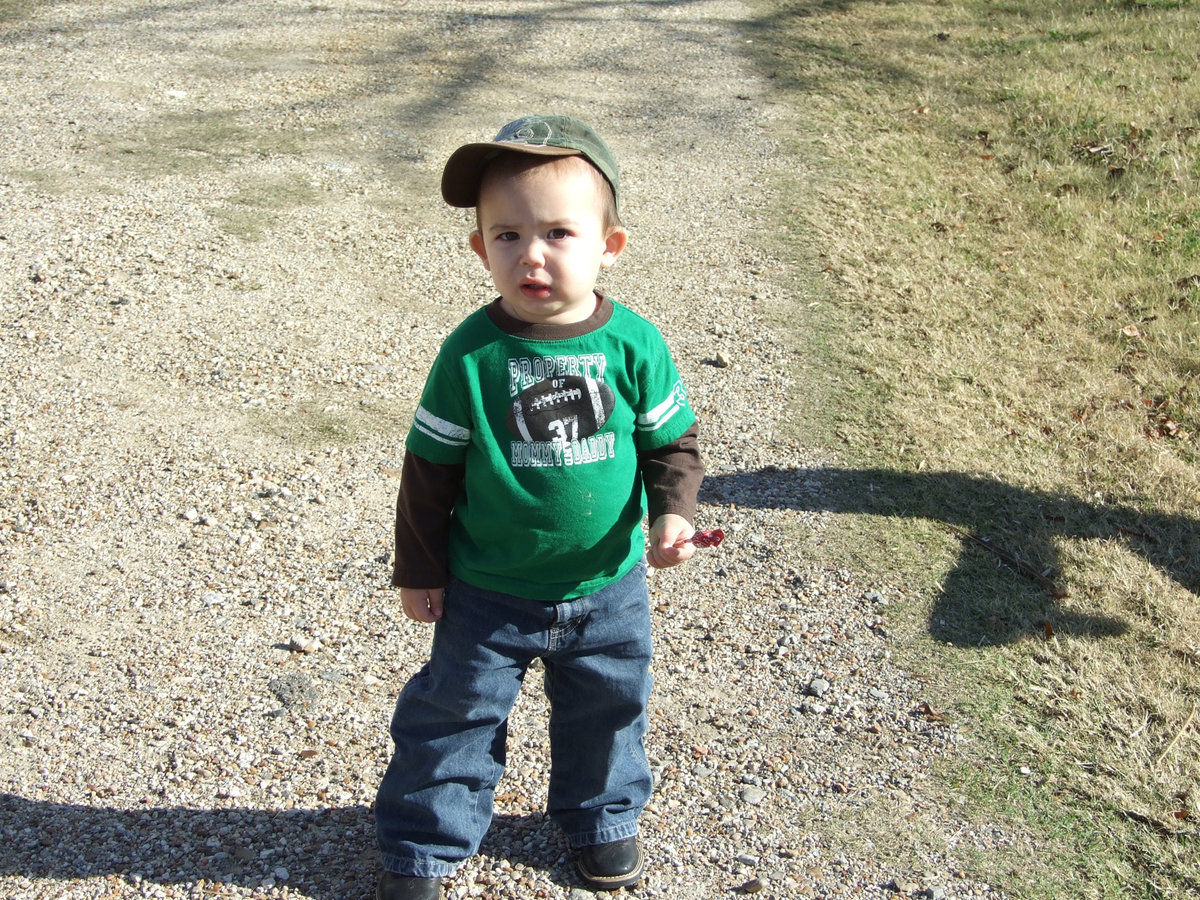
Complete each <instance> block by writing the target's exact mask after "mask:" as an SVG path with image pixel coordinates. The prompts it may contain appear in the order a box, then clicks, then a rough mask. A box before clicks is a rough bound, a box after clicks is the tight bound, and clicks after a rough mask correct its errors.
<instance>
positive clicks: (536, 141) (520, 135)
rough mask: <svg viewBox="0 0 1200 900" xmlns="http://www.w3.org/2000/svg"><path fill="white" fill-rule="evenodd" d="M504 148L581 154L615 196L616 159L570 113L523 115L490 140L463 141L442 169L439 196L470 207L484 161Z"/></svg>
mask: <svg viewBox="0 0 1200 900" xmlns="http://www.w3.org/2000/svg"><path fill="white" fill-rule="evenodd" d="M506 150H511V151H514V152H516V153H531V154H533V155H535V156H582V157H583V158H584V159H586V160H587V161H588V162H590V163H591V164H592V165H593V166H595V167H596V168H597V169H599V170H600V174H601V175H603V176H604V177H605V179H606V180H607V181H608V183H609V185H611V186H612V191H613V197H614V198H615V199H619V197H620V194H619V188H618V177H617V160H616V158H615V157H614V156H613V154H612V151H611V150H609V149H608V146H607V145H606V144H605V143H604V141H603V140H601V138H600V135H598V134H596V132H595V131H593V130H592V129H591V128H590V127H589V126H587V125H585V124H584V123H583V122H580V121H579V120H578V119H572V118H571V117H570V116H525V117H524V118H521V119H517V120H516V121H515V122H509V123H508V124H507V125H505V126H504V127H503V128H501V129H500V133H499V134H497V135H496V137H495V138H493V139H492V140H491V141H488V142H486V143H479V144H464V145H463V146H461V147H459V148H458V149H457V150H455V151H454V152H453V153H452V154H450V158H449V159H448V160H447V161H446V168H444V169H443V170H442V198H443V199H444V200H445V201H446V202H447V203H449V204H450V205H451V206H462V207H469V206H474V205H475V204H476V201H478V199H479V183H480V181H481V180H482V178H483V170H484V169H486V168H487V165H488V163H490V162H491V161H492V160H494V159H495V158H496V157H497V156H499V155H500V154H501V153H503V152H504V151H506Z"/></svg>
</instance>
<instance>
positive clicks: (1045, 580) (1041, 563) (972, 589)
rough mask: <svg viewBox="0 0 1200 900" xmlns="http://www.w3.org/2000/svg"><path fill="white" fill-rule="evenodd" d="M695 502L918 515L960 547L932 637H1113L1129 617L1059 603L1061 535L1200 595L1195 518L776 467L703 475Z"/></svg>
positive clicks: (987, 487)
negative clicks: (1140, 562)
mask: <svg viewBox="0 0 1200 900" xmlns="http://www.w3.org/2000/svg"><path fill="white" fill-rule="evenodd" d="M700 499H701V501H702V502H706V503H713V504H734V505H736V506H748V507H755V508H767V509H793V510H805V511H811V512H833V513H857V514H866V515H875V516H890V517H902V518H909V519H926V520H930V521H933V522H938V523H941V524H942V525H943V526H944V527H945V528H947V529H948V530H949V531H950V532H951V533H953V534H954V535H956V536H957V537H958V538H959V539H960V541H961V544H962V552H961V553H960V555H959V558H958V560H957V562H956V565H955V567H954V568H953V570H952V571H950V572H949V573H948V574H947V575H946V576H945V578H944V579H943V581H942V590H941V593H940V594H939V595H938V597H937V598H936V599H935V602H934V606H933V610H932V612H931V613H930V619H929V631H930V634H931V635H932V636H933V637H935V638H936V639H938V640H941V641H946V642H949V643H952V644H955V645H957V646H963V647H967V646H970V647H975V646H980V645H987V644H1001V643H1009V642H1011V641H1014V640H1017V639H1019V638H1020V637H1022V636H1024V635H1027V634H1031V633H1032V634H1042V633H1043V632H1044V630H1045V629H1046V628H1048V627H1049V628H1051V629H1054V630H1061V631H1064V632H1068V633H1071V634H1075V635H1090V636H1093V637H1097V638H1101V637H1109V636H1115V635H1119V634H1122V633H1124V631H1125V630H1126V629H1127V628H1128V625H1127V623H1126V622H1123V621H1121V620H1119V619H1114V618H1110V617H1107V616H1103V615H1090V614H1087V613H1086V612H1081V611H1079V610H1078V609H1071V608H1067V606H1066V605H1065V604H1063V603H1061V602H1060V601H1062V600H1065V599H1066V594H1065V592H1064V591H1063V589H1062V588H1061V586H1060V583H1059V582H1058V581H1057V580H1056V579H1057V577H1058V575H1059V573H1060V572H1061V568H1062V566H1061V560H1060V546H1059V545H1060V544H1061V543H1062V542H1063V541H1066V540H1102V541H1103V540H1116V541H1120V542H1121V543H1122V544H1123V545H1124V546H1125V547H1127V548H1128V549H1129V550H1131V551H1133V552H1134V553H1138V554H1140V555H1141V556H1143V557H1144V558H1145V559H1146V560H1147V561H1148V562H1149V563H1151V564H1152V565H1154V566H1156V567H1158V568H1159V569H1161V570H1162V571H1163V572H1165V573H1166V574H1168V575H1169V576H1170V577H1171V578H1173V579H1174V580H1175V581H1176V582H1177V583H1178V584H1180V585H1181V586H1182V587H1184V588H1185V589H1186V590H1188V591H1191V592H1192V593H1194V594H1200V519H1198V518H1194V517H1190V516H1182V515H1165V514H1147V513H1143V512H1140V511H1138V510H1136V509H1133V508H1132V507H1126V506H1118V505H1110V504H1104V503H1088V502H1086V501H1084V500H1081V499H1079V498H1078V497H1072V496H1069V495H1067V494H1060V493H1051V492H1043V491H1031V490H1026V489H1024V488H1020V487H1016V486H1013V485H1010V484H1005V483H1003V482H1001V481H996V480H994V479H990V478H984V477H979V476H973V475H967V474H963V473H959V472H920V473H909V472H899V471H893V470H888V469H839V468H813V469H778V468H774V467H768V468H766V469H762V470H759V471H757V472H745V473H738V474H734V475H719V476H715V477H709V478H707V479H705V482H704V487H703V488H702V490H701V494H700Z"/></svg>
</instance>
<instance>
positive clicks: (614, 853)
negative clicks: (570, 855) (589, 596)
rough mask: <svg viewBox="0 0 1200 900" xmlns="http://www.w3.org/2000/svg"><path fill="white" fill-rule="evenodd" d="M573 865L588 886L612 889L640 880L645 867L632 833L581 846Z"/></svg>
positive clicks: (640, 849)
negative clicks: (629, 836) (605, 842)
mask: <svg viewBox="0 0 1200 900" xmlns="http://www.w3.org/2000/svg"><path fill="white" fill-rule="evenodd" d="M575 867H576V868H577V869H579V874H580V876H582V878H583V880H584V881H586V882H587V884H588V887H592V888H598V889H599V890H602V891H614V890H616V889H617V888H623V887H629V886H630V885H632V884H637V883H638V882H639V881H641V880H642V871H643V870H644V869H645V867H646V861H645V858H644V857H643V856H642V848H641V847H640V846H639V845H638V839H637V838H635V837H631V838H625V839H624V840H621V841H612V842H610V843H607V844H593V845H592V846H590V847H581V848H580V849H579V855H578V856H577V857H576V859H575Z"/></svg>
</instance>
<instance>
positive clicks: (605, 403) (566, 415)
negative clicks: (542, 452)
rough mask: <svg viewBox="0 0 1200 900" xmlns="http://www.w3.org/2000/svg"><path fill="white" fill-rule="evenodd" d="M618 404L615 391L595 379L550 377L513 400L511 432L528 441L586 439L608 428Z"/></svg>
mask: <svg viewBox="0 0 1200 900" xmlns="http://www.w3.org/2000/svg"><path fill="white" fill-rule="evenodd" d="M615 402H616V398H615V396H614V395H613V392H612V388H610V387H609V386H608V385H607V384H605V383H604V382H603V381H598V380H597V379H595V378H588V377H586V376H583V375H564V376H559V377H555V378H546V379H544V380H542V381H539V382H537V383H536V384H534V385H532V386H530V387H527V388H526V389H525V390H523V391H522V392H521V393H520V395H519V396H518V397H517V399H516V400H514V401H513V403H512V406H511V407H509V410H508V430H509V432H511V433H512V434H513V435H515V436H516V437H519V438H521V439H522V440H524V441H578V440H582V439H583V438H587V437H591V436H592V435H593V434H595V433H596V432H597V431H599V430H600V429H601V428H603V427H604V423H605V422H607V421H608V417H609V416H610V415H612V411H613V406H614V404H615Z"/></svg>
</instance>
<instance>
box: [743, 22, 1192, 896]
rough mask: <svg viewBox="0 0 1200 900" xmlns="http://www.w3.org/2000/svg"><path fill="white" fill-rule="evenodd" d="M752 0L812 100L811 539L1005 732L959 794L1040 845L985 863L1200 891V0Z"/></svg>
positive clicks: (789, 140)
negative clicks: (826, 463)
mask: <svg viewBox="0 0 1200 900" xmlns="http://www.w3.org/2000/svg"><path fill="white" fill-rule="evenodd" d="M752 6H753V8H754V9H755V10H756V11H757V14H758V17H757V19H756V20H755V21H754V23H753V24H752V25H751V26H750V27H749V28H748V31H747V37H748V38H749V39H751V40H752V41H753V43H751V44H749V45H748V46H749V47H750V48H751V49H752V52H753V53H754V54H755V60H756V62H757V64H758V65H759V67H760V68H761V70H762V71H764V72H765V73H766V74H767V75H769V76H770V78H771V84H772V86H773V90H774V92H775V94H776V98H775V99H777V100H781V101H783V102H782V104H777V105H776V107H775V108H779V106H780V105H782V106H783V107H785V108H788V109H792V110H794V111H795V115H793V116H790V117H789V116H784V117H782V118H780V119H779V120H778V129H777V135H776V136H777V139H778V140H779V143H780V146H781V149H782V150H783V151H784V155H785V158H786V161H787V162H786V165H785V166H782V167H781V174H780V177H779V179H778V181H779V183H780V184H781V185H782V188H783V190H782V196H781V197H780V200H779V204H778V208H777V210H776V215H777V218H778V220H779V223H780V226H781V228H780V229H779V230H778V231H777V232H776V233H778V234H780V235H781V237H780V240H779V241H778V242H777V243H776V244H775V246H774V247H773V248H772V249H773V250H774V251H775V252H777V253H779V254H782V255H785V256H786V257H788V258H790V259H791V260H792V261H793V262H794V266H793V270H792V271H793V276H792V277H793V279H794V281H793V283H792V284H790V285H789V287H790V288H792V293H793V294H795V295H797V296H799V297H800V298H801V299H800V301H799V302H792V303H791V304H790V306H789V308H788V309H780V310H779V312H778V314H777V315H778V319H777V322H776V324H777V326H778V327H779V328H780V329H781V330H785V332H786V339H787V340H789V341H791V342H793V343H794V345H795V346H796V348H797V349H798V350H800V351H802V352H801V353H799V354H798V357H799V358H803V359H805V360H806V363H805V367H804V368H803V369H801V370H799V371H798V372H797V377H799V378H801V379H803V381H804V383H805V386H806V389H805V390H803V391H798V392H797V395H798V396H802V397H805V398H806V399H805V401H804V403H803V404H802V405H798V406H797V408H796V409H795V410H794V416H793V424H794V427H795V430H796V437H797V438H798V439H802V440H807V441H809V442H812V443H821V444H824V445H826V446H830V447H833V448H835V449H836V450H837V451H838V452H839V455H840V457H841V459H842V460H843V461H844V463H845V465H844V468H842V469H840V470H837V471H831V472H827V473H824V476H823V477H821V478H820V480H822V481H823V482H826V491H825V495H824V500H823V502H824V503H825V504H826V506H827V507H828V508H830V509H833V510H834V511H836V512H839V513H841V514H842V515H840V516H839V517H838V518H837V525H836V526H835V527H834V528H833V529H832V531H831V534H829V535H828V536H823V540H822V543H821V544H820V545H819V546H814V547H813V548H812V551H813V555H814V557H815V558H818V559H821V558H823V559H827V560H828V561H830V562H831V563H834V564H844V563H846V562H851V563H852V564H853V565H855V566H856V567H859V568H862V569H863V570H864V571H869V572H877V573H884V574H883V575H882V576H881V577H886V578H890V579H894V580H895V581H896V582H897V583H900V584H902V585H904V586H905V587H906V588H907V589H908V591H909V592H910V596H911V597H912V598H913V599H912V600H911V602H909V603H906V604H902V605H899V606H897V607H896V612H894V613H893V618H895V619H897V620H898V624H899V626H901V627H902V630H904V631H905V632H906V633H907V634H908V636H909V637H908V639H907V640H906V641H905V648H906V649H905V651H904V652H905V656H906V660H905V661H906V663H907V664H908V665H910V666H911V667H913V668H914V669H917V670H920V671H923V672H936V673H942V677H939V678H937V679H936V682H937V684H938V685H940V687H937V688H936V690H937V692H938V695H939V697H940V700H941V702H944V704H945V705H946V708H947V709H948V710H950V711H951V713H952V714H953V715H955V716H956V717H958V718H960V719H961V721H962V722H963V723H964V724H965V725H966V726H968V727H969V728H970V729H971V730H972V731H973V732H974V733H975V734H976V736H977V738H978V740H977V742H976V747H977V748H978V750H977V752H978V753H979V754H980V755H979V756H978V758H975V759H967V760H964V761H963V763H962V766H963V768H961V769H958V770H956V773H955V772H951V771H947V772H944V773H942V778H943V779H944V780H945V781H946V784H947V790H950V789H951V787H952V784H951V783H952V782H956V781H961V782H962V783H963V785H964V790H966V791H967V793H968V794H969V796H970V806H971V808H972V809H976V810H978V815H979V816H980V817H981V820H986V818H987V817H988V816H997V817H1001V818H1003V819H1005V820H1007V821H1012V822H1014V823H1019V824H1020V825H1021V826H1022V827H1024V828H1026V829H1028V830H1029V831H1030V833H1031V834H1032V835H1034V840H1038V841H1045V842H1046V847H1047V852H1046V853H1043V854H1037V855H1036V856H1034V857H1033V858H1026V857H1025V855H1023V853H1022V852H1020V851H1018V850H1017V849H1016V848H1008V849H1005V848H1000V849H999V850H998V851H997V852H996V853H993V854H990V855H989V854H984V855H982V856H980V857H979V858H978V859H976V860H975V861H974V862H973V863H972V865H974V866H978V867H979V871H980V872H981V873H985V874H987V876H988V877H989V878H994V879H995V881H994V883H996V884H997V885H998V886H1000V887H1008V888H1010V889H1011V890H1012V891H1013V892H1014V894H1015V895H1017V896H1055V897H1074V896H1078V897H1093V896H1095V897H1099V896H1115V895H1128V896H1146V897H1184V896H1192V895H1194V894H1195V893H1196V892H1198V891H1200V867H1198V866H1197V864H1196V863H1195V859H1196V850H1197V846H1196V845H1197V841H1198V839H1200V786H1198V785H1197V780H1198V778H1200V721H1198V719H1200V715H1197V714H1196V709H1197V706H1198V705H1200V596H1198V595H1200V513H1198V512H1197V510H1200V256H1198V253H1200V221H1198V217H1200V213H1197V209H1200V51H1198V50H1197V49H1196V47H1197V45H1196V42H1195V39H1194V35H1196V34H1197V33H1200V7H1197V5H1196V4H1194V3H1190V2H1179V3H1154V2H1151V3H1130V2H1086V3H1085V2H1079V0H1076V2H1066V3H1061V4H1054V5H1052V6H1051V7H1047V6H1045V5H1044V4H1036V3H1033V2H1031V0H1006V2H1003V3H989V2H962V3H956V4H949V3H934V4H922V3H916V2H894V3H882V2H878V3H855V4H842V3H838V4H821V3H813V2H798V0H792V2H778V0H776V2H766V0H763V2H758V3H755V4H752ZM810 385H811V389H809V386H810ZM962 684H971V686H972V691H971V692H970V693H969V694H965V693H964V692H963V691H962V690H961V685H962ZM1019 759H1026V760H1034V761H1035V763H1036V764H1030V763H1025V764H1024V765H1025V767H1026V768H1028V769H1030V770H1031V772H1032V773H1033V774H1032V775H1030V776H1021V775H1017V776H1014V775H1013V773H1012V771H1011V765H1010V763H1014V762H1016V761H1017V760H1019ZM1016 771H1017V772H1019V771H1020V766H1018V767H1017V769H1016ZM972 773H976V774H972ZM968 775H971V777H969V778H968V777H967V776H968ZM1089 823H1094V825H1089ZM964 852H965V851H964ZM1006 873H1007V874H1006ZM1039 885H1045V886H1049V887H1046V888H1044V889H1043V888H1039V887H1038V886H1039Z"/></svg>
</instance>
